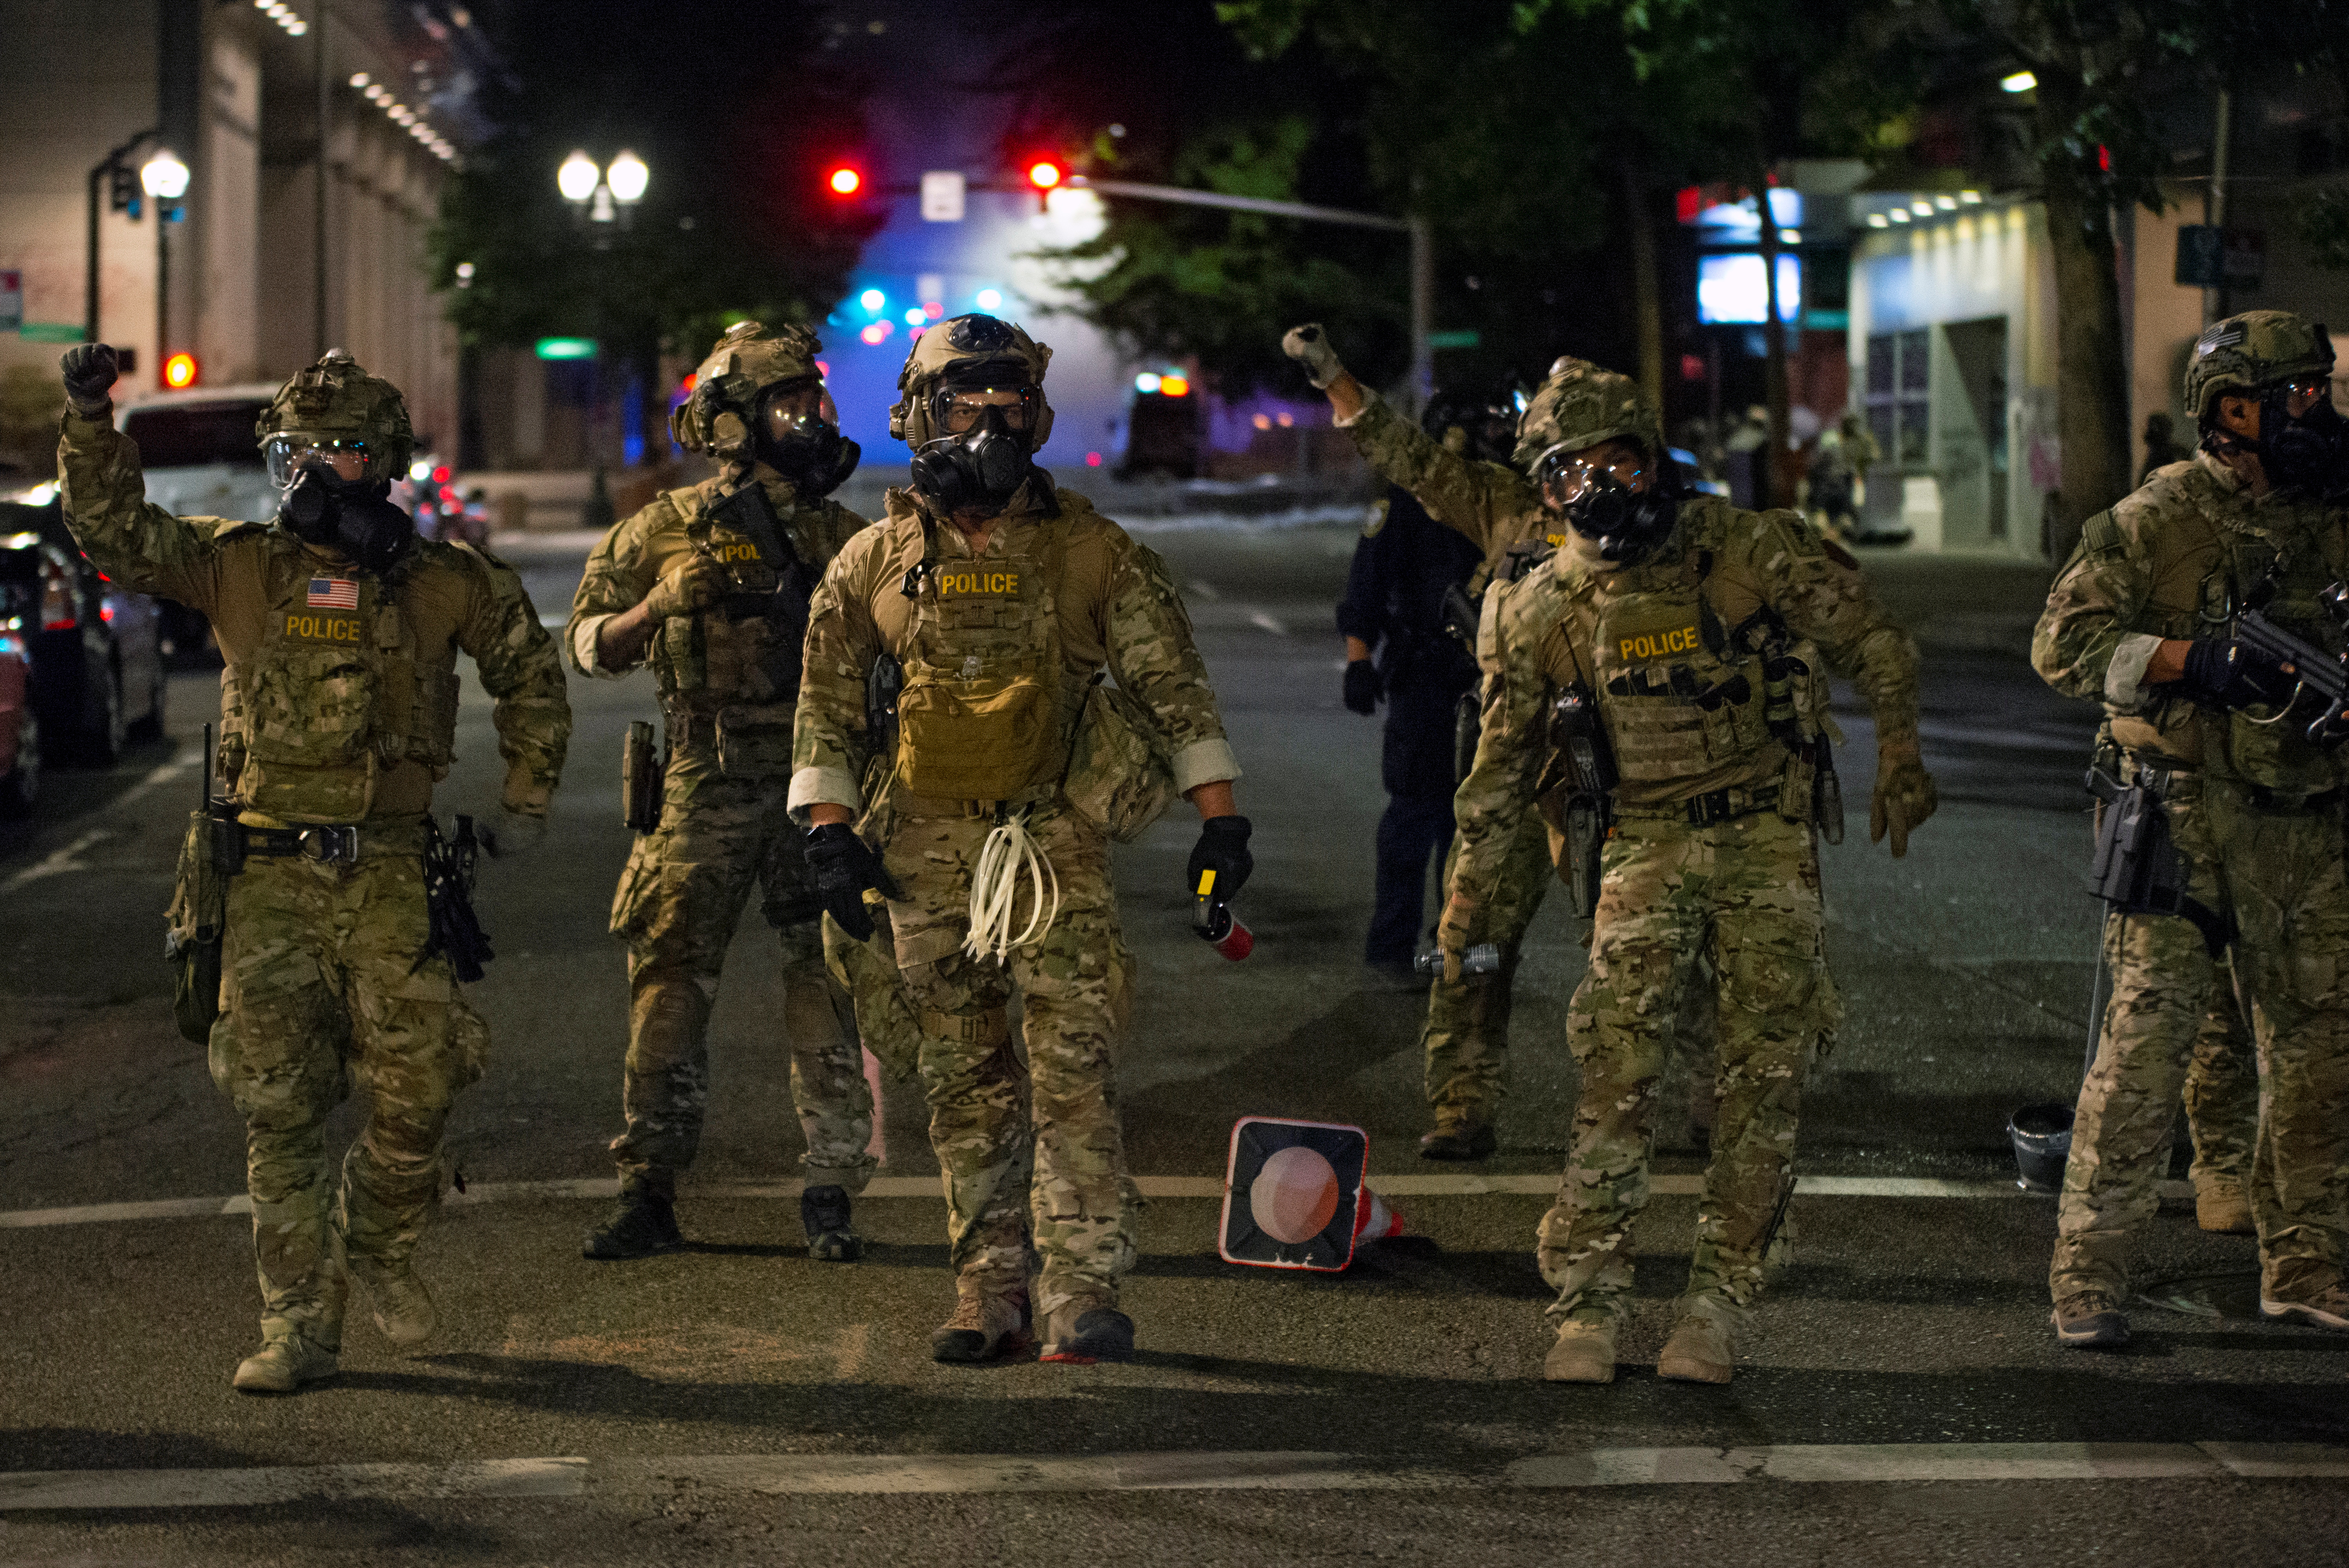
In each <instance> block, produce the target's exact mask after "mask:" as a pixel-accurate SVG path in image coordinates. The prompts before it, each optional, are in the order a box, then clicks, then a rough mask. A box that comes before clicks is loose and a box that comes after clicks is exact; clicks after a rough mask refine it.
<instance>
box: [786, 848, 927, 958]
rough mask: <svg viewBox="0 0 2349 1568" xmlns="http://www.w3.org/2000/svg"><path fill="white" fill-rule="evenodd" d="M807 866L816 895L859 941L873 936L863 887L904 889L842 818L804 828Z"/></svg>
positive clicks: (893, 893)
mask: <svg viewBox="0 0 2349 1568" xmlns="http://www.w3.org/2000/svg"><path fill="white" fill-rule="evenodd" d="M806 843H807V851H806V852H807V859H808V866H809V867H810V868H811V869H812V870H813V871H814V872H815V891H816V897H818V898H822V899H823V909H824V913H826V914H828V915H830V916H831V917H832V919H833V924H834V925H836V926H838V927H839V928H840V929H842V930H843V931H845V932H847V933H848V934H849V935H850V936H851V937H854V939H855V940H858V941H860V942H869V941H871V940H873V914H872V911H871V910H869V909H866V908H865V907H864V890H865V889H866V888H880V889H881V892H882V895H883V897H885V898H904V897H905V889H904V888H900V887H898V886H897V879H896V878H895V877H892V876H890V875H889V869H888V867H885V866H884V865H882V864H881V857H879V856H878V855H875V854H874V853H873V851H872V850H871V849H869V848H867V847H866V846H865V844H864V840H863V839H861V838H859V837H857V836H856V830H855V829H854V828H853V827H851V826H848V824H846V823H844V822H827V823H825V824H824V825H823V826H821V827H811V828H809V829H808V832H807V840H806Z"/></svg>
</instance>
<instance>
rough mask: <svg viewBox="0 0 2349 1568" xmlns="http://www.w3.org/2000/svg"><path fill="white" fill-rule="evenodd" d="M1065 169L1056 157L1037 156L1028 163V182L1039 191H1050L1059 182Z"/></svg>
mask: <svg viewBox="0 0 2349 1568" xmlns="http://www.w3.org/2000/svg"><path fill="white" fill-rule="evenodd" d="M1064 172H1065V171H1063V170H1062V169H1061V162H1060V160H1059V159H1057V158H1038V159H1035V160H1033V161H1030V163H1029V165H1028V183H1030V185H1033V186H1035V187H1036V189H1038V190H1039V191H1050V189H1051V188H1052V187H1053V186H1055V185H1058V184H1059V183H1060V182H1061V177H1062V175H1063V173H1064Z"/></svg>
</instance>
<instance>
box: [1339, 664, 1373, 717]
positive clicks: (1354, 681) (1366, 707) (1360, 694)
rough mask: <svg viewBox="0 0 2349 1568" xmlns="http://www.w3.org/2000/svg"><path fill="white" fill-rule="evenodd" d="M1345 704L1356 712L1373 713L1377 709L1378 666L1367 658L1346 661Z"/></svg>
mask: <svg viewBox="0 0 2349 1568" xmlns="http://www.w3.org/2000/svg"><path fill="white" fill-rule="evenodd" d="M1346 706H1347V707H1349V708H1351V709H1352V710H1353V711H1355V712H1357V713H1375V712H1377V711H1378V710H1379V670H1378V666H1377V665H1375V664H1372V663H1371V661H1370V660H1369V659H1349V660H1347V662H1346Z"/></svg>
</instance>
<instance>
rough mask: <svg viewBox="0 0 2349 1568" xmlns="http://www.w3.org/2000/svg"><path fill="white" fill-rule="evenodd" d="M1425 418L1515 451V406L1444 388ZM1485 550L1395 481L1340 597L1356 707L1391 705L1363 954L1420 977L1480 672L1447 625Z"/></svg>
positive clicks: (1488, 455)
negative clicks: (1433, 875)
mask: <svg viewBox="0 0 2349 1568" xmlns="http://www.w3.org/2000/svg"><path fill="white" fill-rule="evenodd" d="M1421 422H1422V424H1423V426H1424V427H1425V429H1426V431H1427V432H1428V433H1429V434H1430V435H1432V436H1434V437H1435V438H1436V439H1437V440H1439V441H1443V442H1444V444H1445V445H1447V446H1449V447H1451V448H1452V449H1453V450H1454V451H1455V452H1460V453H1462V454H1463V455H1464V456H1469V457H1475V458H1482V459H1485V460H1487V461H1490V462H1507V461H1508V456H1509V444H1510V441H1512V440H1513V439H1514V434H1515V431H1516V415H1515V412H1514V410H1509V409H1507V408H1504V407H1499V406H1487V405H1486V404H1485V402H1483V401H1482V400H1475V399H1471V398H1465V397H1458V396H1453V395H1448V394H1442V393H1439V394H1438V395H1437V396H1436V397H1435V399H1434V400H1433V401H1431V402H1430V403H1429V404H1428V406H1427V411H1426V413H1425V414H1424V415H1423V417H1422V421H1421ZM1483 559H1484V556H1483V555H1482V554H1481V553H1480V552H1479V551H1478V549H1477V548H1476V546H1475V545H1474V544H1472V543H1470V542H1469V540H1468V539H1467V538H1466V537H1465V536H1464V535H1460V534H1457V533H1454V531H1453V530H1452V529H1449V528H1446V527H1444V525H1443V524H1439V523H1437V522H1436V521H1435V520H1434V519H1433V518H1432V517H1430V516H1429V515H1428V514H1427V511H1426V508H1424V507H1423V506H1422V505H1420V504H1419V503H1418V502H1417V501H1416V500H1414V499H1413V496H1412V494H1411V493H1410V492H1409V491H1406V490H1404V489H1402V487H1400V486H1390V487H1389V489H1388V492H1387V498H1386V500H1385V501H1384V502H1383V503H1382V504H1381V508H1380V511H1379V513H1378V514H1377V515H1376V516H1374V517H1373V518H1372V520H1371V524H1370V525H1369V526H1368V527H1366V528H1365V529H1363V530H1362V538H1361V543H1360V544H1358V545H1355V547H1354V564H1353V566H1352V569H1351V570H1350V572H1349V573H1348V574H1347V577H1346V597H1344V598H1343V599H1341V600H1340V601H1339V604H1338V629H1339V630H1340V632H1342V633H1344V634H1345V638H1346V682H1345V701H1346V706H1347V707H1349V708H1350V709H1352V710H1353V711H1355V712H1357V713H1361V714H1364V715H1368V714H1371V713H1373V712H1375V711H1377V709H1378V704H1379V701H1380V699H1381V698H1384V699H1385V701H1386V704H1387V727H1386V742H1385V748H1384V753H1383V755H1382V756H1381V762H1380V781H1381V784H1384V786H1385V788H1386V792H1387V809H1386V811H1385V813H1384V815H1381V817H1380V818H1379V837H1378V884H1377V894H1376V900H1375V905H1374V908H1373V909H1372V912H1371V929H1370V935H1369V937H1368V938H1367V939H1366V940H1364V942H1363V944H1362V959H1363V961H1364V962H1365V963H1367V964H1369V965H1370V966H1371V968H1372V969H1374V970H1377V971H1381V973H1384V974H1389V975H1392V976H1393V977H1394V978H1396V979H1398V980H1405V981H1407V980H1409V979H1411V978H1412V976H1413V971H1412V961H1413V955H1414V953H1415V951H1416V950H1417V948H1418V945H1419V939H1420V931H1421V928H1422V925H1423V920H1424V919H1425V913H1424V911H1425V908H1426V904H1425V900H1426V879H1427V872H1428V864H1429V861H1430V859H1431V857H1433V856H1434V855H1435V854H1436V853H1438V852H1439V851H1440V850H1442V848H1443V847H1444V846H1445V845H1446V844H1449V843H1450V842H1451V840H1452V792H1453V789H1454V786H1455V785H1456V784H1458V782H1459V776H1458V762H1457V757H1456V742H1455V733H1456V732H1455V727H1454V726H1455V719H1454V715H1455V713H1456V711H1457V710H1458V707H1459V702H1460V699H1461V696H1462V694H1463V693H1464V692H1465V691H1467V690H1468V689H1469V688H1470V687H1471V686H1472V685H1474V684H1475V680H1476V660H1475V657H1474V655H1473V653H1472V651H1471V650H1470V649H1469V648H1468V646H1467V645H1466V644H1465V643H1464V641H1463V640H1462V639H1461V638H1460V636H1459V635H1457V634H1456V633H1455V632H1454V631H1451V630H1447V629H1446V628H1445V625H1444V595H1445V592H1446V590H1448V589H1450V588H1452V587H1454V586H1455V585H1464V584H1465V583H1466V581H1467V579H1468V577H1469V576H1470V575H1471V574H1472V573H1474V572H1475V569H1476V567H1477V566H1478V564H1479V563H1480V562H1481V561H1482V560H1483ZM1462 602H1463V603H1464V600H1463V601H1462ZM1461 629H1464V630H1465V631H1467V632H1468V633H1469V634H1470V635H1472V636H1473V634H1474V628H1461Z"/></svg>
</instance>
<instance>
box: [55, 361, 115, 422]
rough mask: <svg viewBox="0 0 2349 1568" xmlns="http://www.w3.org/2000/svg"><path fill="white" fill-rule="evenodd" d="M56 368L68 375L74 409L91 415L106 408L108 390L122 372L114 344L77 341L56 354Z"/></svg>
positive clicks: (71, 403) (69, 396)
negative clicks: (112, 345) (61, 352)
mask: <svg viewBox="0 0 2349 1568" xmlns="http://www.w3.org/2000/svg"><path fill="white" fill-rule="evenodd" d="M57 369H59V370H61V371H63V372H64V374H65V379H66V401H67V403H68V404H70V405H71V406H72V408H73V411H74V412H76V413H78V414H82V415H85V416H88V415H95V414H102V413H104V412H105V411H106V405H107V403H108V401H109V399H108V397H107V393H108V391H109V389H111V388H112V387H113V385H114V378H115V377H116V375H118V374H119V371H120V360H119V358H118V357H117V356H116V354H115V352H114V349H113V348H112V347H111V346H109V345H108V344H104V343H77V344H75V345H74V346H73V347H72V348H68V349H67V350H66V351H65V352H64V353H63V354H61V355H59V356H58V357H57Z"/></svg>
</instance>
